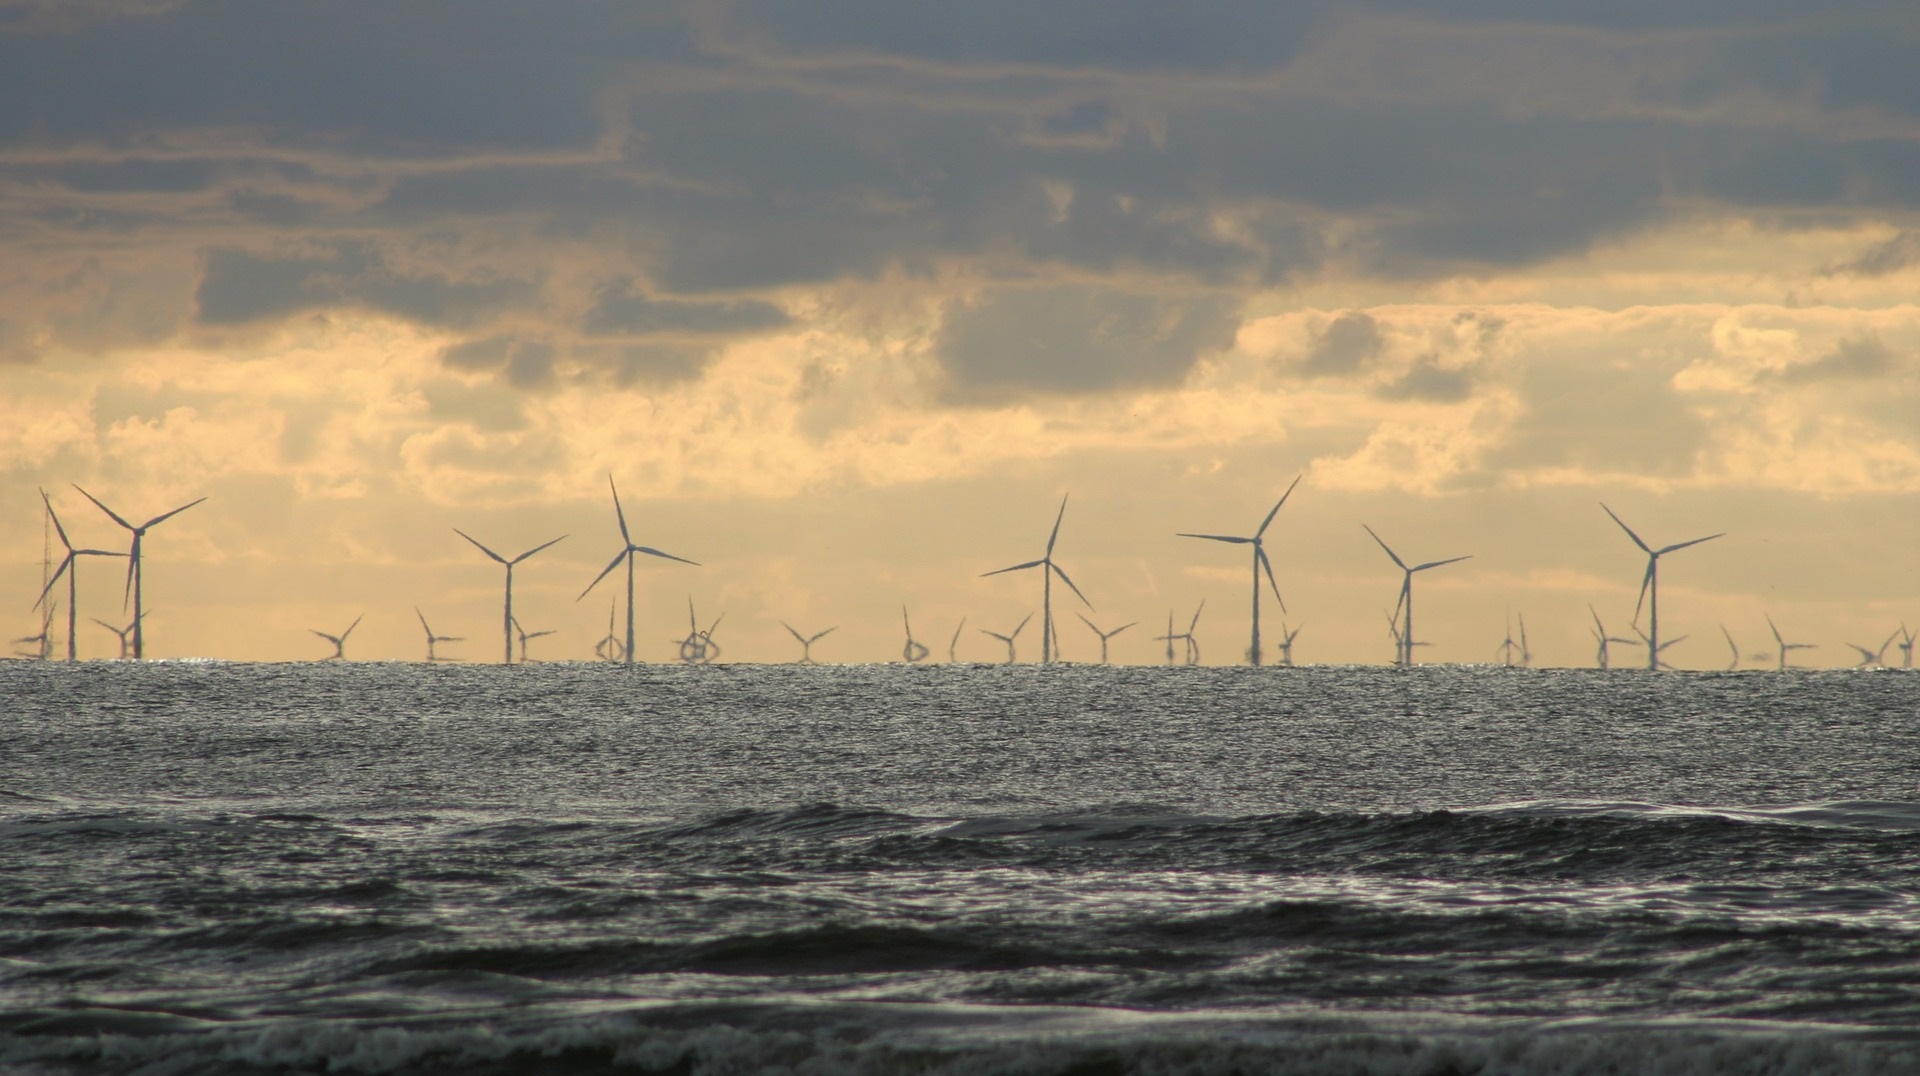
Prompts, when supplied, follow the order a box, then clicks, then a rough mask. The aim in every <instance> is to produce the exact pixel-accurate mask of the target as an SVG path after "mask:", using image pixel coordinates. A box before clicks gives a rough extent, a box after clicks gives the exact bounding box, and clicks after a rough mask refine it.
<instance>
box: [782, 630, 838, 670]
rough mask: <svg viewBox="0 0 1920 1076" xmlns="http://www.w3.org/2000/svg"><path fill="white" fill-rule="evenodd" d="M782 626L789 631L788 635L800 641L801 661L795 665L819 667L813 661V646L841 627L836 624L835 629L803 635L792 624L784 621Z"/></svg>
mask: <svg viewBox="0 0 1920 1076" xmlns="http://www.w3.org/2000/svg"><path fill="white" fill-rule="evenodd" d="M780 626H781V627H783V628H785V629H787V634H789V635H791V636H793V637H794V639H795V640H796V641H798V642H799V644H800V659H799V660H798V661H796V662H794V664H796V665H818V664H819V662H817V661H815V660H813V644H814V643H817V642H819V641H820V640H822V639H824V638H826V637H827V636H829V635H832V634H833V633H834V632H835V631H838V630H839V628H840V625H838V624H835V625H834V626H833V627H831V628H828V629H827V630H825V631H817V632H814V633H813V634H812V635H802V634H800V633H799V632H797V631H795V630H793V625H792V624H789V623H787V622H786V621H784V620H782V621H781V622H780Z"/></svg>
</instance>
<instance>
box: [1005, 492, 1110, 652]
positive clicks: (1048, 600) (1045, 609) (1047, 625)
mask: <svg viewBox="0 0 1920 1076" xmlns="http://www.w3.org/2000/svg"><path fill="white" fill-rule="evenodd" d="M1066 515H1067V498H1066V497H1064V496H1063V497H1061V498H1060V512H1059V514H1058V515H1056V516H1054V517H1053V533H1051V534H1049V535H1047V552H1046V555H1045V556H1043V557H1041V558H1040V559H1039V560H1030V561H1027V562H1026V563H1025V564H1015V565H1013V566H1012V567H1010V568H996V569H994V570H993V571H991V572H982V573H981V578H983V579H984V578H986V577H987V576H989V575H1001V574H1003V573H1005V572H1022V571H1026V570H1027V569H1028V568H1038V569H1040V578H1041V579H1042V581H1043V582H1042V583H1041V587H1040V629H1041V630H1040V660H1041V662H1042V663H1046V662H1050V661H1052V660H1053V638H1054V631H1053V577H1054V576H1055V575H1058V576H1059V577H1060V581H1061V582H1063V583H1065V584H1066V585H1067V586H1068V587H1070V588H1072V590H1073V596H1074V597H1076V598H1079V599H1080V603H1081V604H1082V605H1085V606H1086V607H1087V608H1088V609H1092V608H1093V603H1092V602H1090V601H1088V600H1087V596H1086V595H1085V594H1082V593H1080V588H1079V587H1077V586H1074V585H1073V580H1072V579H1070V578H1068V577H1067V573H1066V571H1065V570H1064V569H1063V568H1061V567H1060V566H1059V565H1058V564H1055V563H1054V562H1053V544H1054V543H1055V542H1057V541H1059V540H1060V521H1061V520H1062V519H1065V518H1066ZM988 634H992V633H991V632H989V633H988Z"/></svg>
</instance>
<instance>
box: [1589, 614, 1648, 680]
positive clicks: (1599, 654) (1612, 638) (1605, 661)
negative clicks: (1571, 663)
mask: <svg viewBox="0 0 1920 1076" xmlns="http://www.w3.org/2000/svg"><path fill="white" fill-rule="evenodd" d="M1587 613H1588V614H1589V615H1590V616H1592V617H1593V627H1591V628H1588V629H1587V630H1588V631H1589V632H1591V633H1592V634H1593V641H1594V643H1595V644H1596V645H1597V649H1596V650H1595V651H1594V654H1593V662H1594V665H1595V666H1596V667H1598V668H1602V669H1610V668H1612V667H1613V655H1612V644H1613V643H1621V644H1624V645H1626V646H1638V645H1640V644H1639V643H1636V642H1634V641H1633V640H1632V639H1623V638H1621V637H1620V636H1618V635H1608V634H1607V626H1606V625H1605V624H1602V623H1601V622H1600V614H1599V612H1597V611H1596V610H1595V609H1594V608H1593V605H1592V604H1591V603H1589V604H1588V605H1587Z"/></svg>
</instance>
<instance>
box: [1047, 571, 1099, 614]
mask: <svg viewBox="0 0 1920 1076" xmlns="http://www.w3.org/2000/svg"><path fill="white" fill-rule="evenodd" d="M1047 567H1049V568H1052V569H1053V574H1055V575H1057V576H1059V577H1060V581H1061V582H1063V583H1065V584H1066V585H1067V586H1068V587H1071V588H1072V590H1073V596H1074V597H1076V598H1079V599H1080V600H1081V601H1082V602H1085V603H1086V606H1087V608H1089V609H1091V608H1093V603H1092V602H1090V601H1087V596H1086V595H1085V594H1082V593H1080V588H1079V587H1076V586H1074V585H1073V580H1071V579H1069V578H1067V570H1066V569H1065V568H1062V567H1060V566H1059V565H1058V564H1055V563H1053V562H1051V561H1048V562H1047Z"/></svg>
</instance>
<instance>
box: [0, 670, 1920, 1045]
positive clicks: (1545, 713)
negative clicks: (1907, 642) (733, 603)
mask: <svg viewBox="0 0 1920 1076" xmlns="http://www.w3.org/2000/svg"><path fill="white" fill-rule="evenodd" d="M0 1071H6V1072H23V1073H96V1072H113V1073H122V1072H136V1073H146V1074H163V1073H244V1074H261V1073H282V1072H285V1073H295V1072H298V1073H503V1074H504V1073H514V1074H521V1073H541V1072H654V1073H679V1074H693V1073H702V1074H705V1073H715V1074H718V1073H726V1074H736V1073H759V1072H781V1073H886V1074H906V1073H956V1074H957V1073H1022V1074H1047V1073H1060V1074H1074V1076H1104V1074H1110V1073H1111V1074H1118V1073H1135V1072H1137V1073H1155V1074H1161V1073H1164V1074H1175V1073H1179V1074H1191V1076H1206V1074H1212V1073H1264V1072H1285V1073H1320V1072H1326V1073H1382V1074H1388V1073H1391V1074H1465V1073H1489V1074H1491V1073H1590V1072H1618V1073H1628V1072H1633V1073H1640V1072H1648V1073H1719V1072H1777V1073H1810V1072H1837V1073H1840V1072H1844V1073H1854V1072H1859V1073H1866V1072H1914V1071H1920V674H1914V673H1908V672H1903V671H1900V670H1872V671H1865V672H1789V673H1783V674H1782V673H1753V672H1746V673H1724V674H1721V673H1667V674H1659V675H1650V674H1647V673H1644V672H1611V673H1602V672H1592V671H1571V670H1540V671H1533V670H1514V669H1505V668H1474V667H1433V668H1420V669H1412V670H1395V669H1383V668H1351V667H1326V668H1304V669H1291V670H1286V669H1265V670H1255V669H1226V668H1198V669H1186V668H1180V669H1159V668H1104V667H1093V666H1056V667H1053V668H1040V667H1036V666H1011V667H1009V666H979V665H960V666H947V665H940V666H918V667H909V666H902V665H890V666H889V665H873V666H845V667H835V666H821V667H795V666H739V665H736V666H713V667H705V668H681V667H663V666H639V667H635V668H632V669H625V668H618V667H609V666H601V665H561V664H553V665H529V666H520V667H513V668H500V667H489V666H448V665H440V666H425V665H408V664H338V663H316V664H307V665H237V664H221V663H154V664H146V665H134V664H130V663H91V664H82V665H79V666H74V667H68V666H64V665H59V664H42V663H25V662H20V663H6V664H0Z"/></svg>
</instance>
